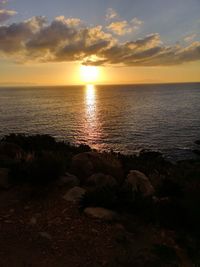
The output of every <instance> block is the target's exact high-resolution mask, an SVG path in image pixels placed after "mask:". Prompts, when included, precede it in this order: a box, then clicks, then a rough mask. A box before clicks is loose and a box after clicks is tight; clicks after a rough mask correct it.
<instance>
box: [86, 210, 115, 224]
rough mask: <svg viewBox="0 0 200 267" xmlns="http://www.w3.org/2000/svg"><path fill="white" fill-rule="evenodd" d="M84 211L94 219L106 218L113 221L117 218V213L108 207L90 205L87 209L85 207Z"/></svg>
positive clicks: (105, 219)
mask: <svg viewBox="0 0 200 267" xmlns="http://www.w3.org/2000/svg"><path fill="white" fill-rule="evenodd" d="M84 213H85V214H86V215H87V216H88V217H91V218H94V219H100V220H104V221H113V220H116V219H117V213H116V212H114V211H112V210H108V209H104V208H101V207H88V208H86V209H84Z"/></svg>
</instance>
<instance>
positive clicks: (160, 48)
mask: <svg viewBox="0 0 200 267" xmlns="http://www.w3.org/2000/svg"><path fill="white" fill-rule="evenodd" d="M133 20H134V21H133V22H132V23H133V24H132V27H133V25H135V26H137V25H138V26H140V25H141V24H142V22H141V21H140V20H138V19H136V18H135V19H133ZM130 23H131V22H130ZM122 25H124V26H122V27H121V26H119V25H118V33H120V34H121V31H123V30H124V28H125V29H126V27H128V26H127V24H126V23H124V24H122ZM115 26H116V25H115ZM120 27H121V28H120ZM125 31H126V30H125ZM0 56H1V57H7V58H12V59H13V60H15V61H19V62H22V63H23V62H27V61H37V62H61V61H62V62H69V61H78V62H81V63H82V64H86V65H122V66H167V65H177V64H182V63H185V62H190V61H196V60H200V42H192V43H191V44H190V45H188V46H180V45H170V46H169V45H165V44H164V43H163V42H162V40H161V38H160V35H159V34H158V33H153V34H150V35H147V36H145V37H143V38H141V39H137V40H133V41H128V42H123V43H122V42H120V41H119V40H117V39H116V38H115V34H114V33H113V32H111V33H109V32H108V31H107V29H106V28H103V26H101V25H97V26H95V27H92V26H90V27H88V26H86V25H84V24H83V23H82V22H81V21H80V20H79V19H77V18H65V17H64V16H59V17H56V18H55V19H54V20H53V21H51V22H50V23H48V22H47V20H46V18H45V17H33V18H31V19H29V20H25V21H22V22H19V23H12V24H10V25H2V26H0Z"/></svg>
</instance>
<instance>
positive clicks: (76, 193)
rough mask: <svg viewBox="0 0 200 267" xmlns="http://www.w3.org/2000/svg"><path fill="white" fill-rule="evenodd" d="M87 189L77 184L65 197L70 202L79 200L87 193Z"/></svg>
mask: <svg viewBox="0 0 200 267" xmlns="http://www.w3.org/2000/svg"><path fill="white" fill-rule="evenodd" d="M85 192H86V190H85V189H84V188H82V187H78V186H75V187H73V188H72V189H70V190H69V191H68V192H67V193H66V194H65V195H64V196H63V198H64V199H65V200H67V201H70V202H78V201H79V200H80V199H81V197H82V196H83V195H84V194H85Z"/></svg>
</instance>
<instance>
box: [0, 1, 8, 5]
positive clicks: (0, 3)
mask: <svg viewBox="0 0 200 267" xmlns="http://www.w3.org/2000/svg"><path fill="white" fill-rule="evenodd" d="M7 3H8V0H0V5H5V4H7Z"/></svg>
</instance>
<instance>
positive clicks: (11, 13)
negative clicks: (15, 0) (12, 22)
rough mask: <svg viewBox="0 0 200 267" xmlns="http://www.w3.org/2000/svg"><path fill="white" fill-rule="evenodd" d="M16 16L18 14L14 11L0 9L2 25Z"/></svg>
mask: <svg viewBox="0 0 200 267" xmlns="http://www.w3.org/2000/svg"><path fill="white" fill-rule="evenodd" d="M2 3H3V2H2ZM16 14H17V12H16V11H14V10H7V9H0V23H2V22H5V21H7V20H8V19H10V18H11V17H12V16H14V15H16Z"/></svg>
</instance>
